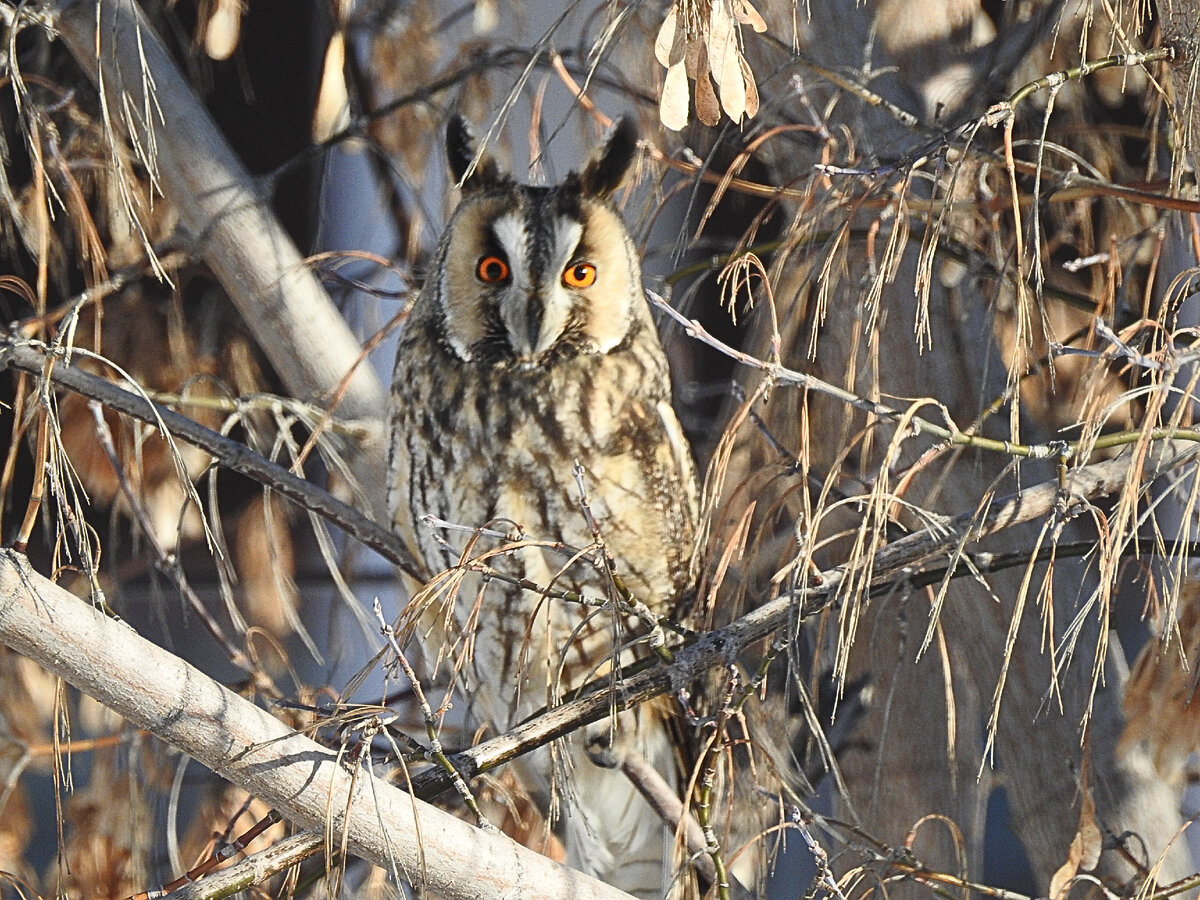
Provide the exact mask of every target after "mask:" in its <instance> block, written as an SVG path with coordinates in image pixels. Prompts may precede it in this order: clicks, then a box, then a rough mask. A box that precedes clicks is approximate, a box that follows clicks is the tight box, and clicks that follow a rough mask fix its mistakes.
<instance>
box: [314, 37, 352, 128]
mask: <svg viewBox="0 0 1200 900" xmlns="http://www.w3.org/2000/svg"><path fill="white" fill-rule="evenodd" d="M349 120H350V93H349V91H348V90H347V88H346V33H345V32H344V31H335V32H334V33H333V37H331V38H330V39H329V46H328V48H326V50H325V69H324V71H323V72H322V73H321V87H320V90H319V91H318V92H317V108H316V109H315V110H314V111H313V125H312V132H313V140H314V141H324V140H328V139H329V138H330V137H331V136H333V135H334V134H337V132H339V131H341V130H342V129H343V128H344V127H345V126H346V125H347V124H349Z"/></svg>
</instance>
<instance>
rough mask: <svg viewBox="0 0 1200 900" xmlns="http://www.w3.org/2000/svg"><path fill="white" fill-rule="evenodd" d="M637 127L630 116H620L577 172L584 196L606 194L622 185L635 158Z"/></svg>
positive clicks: (602, 196) (608, 194) (601, 195)
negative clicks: (600, 144)
mask: <svg viewBox="0 0 1200 900" xmlns="http://www.w3.org/2000/svg"><path fill="white" fill-rule="evenodd" d="M637 149H638V129H637V125H635V124H634V122H633V119H631V118H629V117H628V116H622V117H621V118H620V119H618V120H617V124H616V126H615V127H614V128H613V130H612V134H610V135H609V136H608V140H606V141H605V142H604V145H603V146H602V147H601V148H600V150H599V151H598V152H597V153H596V154H595V155H594V156H593V157H592V158H591V159H590V160H588V164H587V165H586V166H584V167H583V171H582V172H580V173H579V187H580V190H581V191H582V192H583V194H584V196H587V197H599V198H605V197H609V196H611V195H612V193H613V192H614V191H615V190H616V189H617V188H619V187H620V186H621V182H623V181H624V180H625V176H626V175H627V174H628V173H629V167H630V166H632V165H633V161H634V159H635V158H637Z"/></svg>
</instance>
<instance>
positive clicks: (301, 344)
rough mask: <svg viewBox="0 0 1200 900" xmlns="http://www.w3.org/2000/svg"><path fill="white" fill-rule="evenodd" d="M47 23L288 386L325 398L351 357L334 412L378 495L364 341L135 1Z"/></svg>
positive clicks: (70, 12) (376, 413) (379, 448)
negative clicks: (355, 437) (353, 433)
mask: <svg viewBox="0 0 1200 900" xmlns="http://www.w3.org/2000/svg"><path fill="white" fill-rule="evenodd" d="M55 12H56V15H55V18H54V27H55V29H56V30H57V31H58V33H59V35H60V36H61V37H62V40H63V41H64V42H65V43H66V45H67V46H68V47H69V48H70V50H71V53H72V54H73V55H74V57H75V59H76V61H77V62H78V63H79V65H80V66H81V67H82V68H83V70H84V71H85V72H86V73H87V74H88V77H90V78H91V79H92V81H93V82H94V83H95V84H96V86H97V88H98V90H99V91H100V92H101V95H102V97H103V98H105V107H106V108H107V109H109V110H120V111H121V115H120V116H119V119H120V122H119V123H114V125H117V124H119V127H121V128H123V129H125V130H126V131H127V132H129V138H130V140H131V141H132V142H133V144H134V146H136V147H144V148H153V150H152V156H153V158H152V159H150V158H147V159H146V160H144V161H145V162H146V164H147V168H148V169H149V170H150V171H151V172H152V173H157V176H158V178H157V183H158V185H159V186H161V189H162V191H163V193H164V195H165V196H166V197H167V199H168V200H170V201H171V202H172V203H173V204H175V206H176V207H178V209H179V214H180V220H181V223H182V225H183V226H184V227H185V228H186V229H187V230H188V231H189V232H190V233H191V235H192V236H193V238H194V239H195V240H196V241H197V248H196V249H197V252H198V253H199V254H200V255H201V256H202V257H203V259H204V261H205V262H206V263H207V264H208V266H209V268H211V269H212V271H213V273H214V274H215V275H216V276H217V278H218V280H220V282H221V284H222V286H223V287H224V288H225V290H226V291H227V292H228V294H229V296H230V298H231V299H232V300H233V302H234V304H235V305H236V306H237V308H238V310H239V312H240V313H241V314H242V318H243V319H244V320H245V322H246V325H247V326H248V327H249V328H250V330H251V332H252V333H253V334H254V337H255V339H256V340H257V341H258V343H259V345H260V346H261V347H262V348H263V350H264V352H265V353H266V354H267V357H268V358H269V359H270V360H271V364H272V365H273V366H274V367H275V370H276V371H277V372H278V373H279V375H280V377H281V378H282V379H283V382H284V384H285V385H286V386H287V388H288V390H289V391H290V392H291V393H292V394H293V395H294V396H296V397H298V398H300V399H302V400H306V401H314V402H316V401H322V400H324V401H325V402H326V403H328V401H329V398H330V397H331V395H332V394H333V392H334V390H335V389H336V388H337V387H338V385H339V384H340V383H341V381H342V379H343V378H344V377H346V374H347V372H350V371H351V369H352V367H354V366H355V365H356V364H357V368H355V369H354V371H353V374H352V375H351V377H350V378H349V379H348V381H347V384H346V387H345V391H344V393H343V394H342V396H341V397H340V399H339V402H338V405H337V413H338V415H339V416H340V417H341V418H343V419H346V420H348V421H352V422H355V423H356V424H358V425H359V426H360V427H361V428H363V429H364V433H365V435H366V437H365V438H364V440H363V441H362V443H361V445H360V446H359V447H358V448H356V449H357V452H356V453H355V454H353V456H352V458H351V460H350V462H351V467H352V468H353V470H354V471H355V473H356V475H357V477H358V481H359V484H360V485H361V487H362V490H363V496H365V497H367V498H370V500H369V501H368V502H373V503H375V504H377V505H378V506H379V508H378V509H376V510H375V512H376V513H382V511H383V510H382V498H383V497H384V485H385V483H386V481H385V476H384V457H385V451H384V446H385V441H384V436H383V424H384V421H385V419H386V416H385V415H384V411H385V410H386V407H387V404H386V399H385V395H384V392H383V389H382V387H381V385H380V383H379V380H378V379H377V378H376V377H375V374H374V372H373V371H372V370H371V367H370V366H369V365H367V364H366V363H365V361H361V360H360V356H361V350H362V348H361V346H360V344H359V342H358V341H357V339H356V338H355V337H354V335H353V334H352V333H351V331H350V329H349V327H348V326H347V325H346V322H345V320H344V319H343V318H342V317H341V314H340V313H339V312H338V310H337V308H336V307H335V306H334V304H333V302H332V300H330V298H329V295H328V294H327V293H326V292H325V289H324V288H323V287H322V286H321V284H320V283H319V282H318V281H317V279H316V278H315V277H314V276H313V274H312V272H311V271H309V269H308V267H307V266H306V265H305V263H304V260H303V259H302V258H301V256H300V254H299V252H298V251H297V250H296V247H295V246H294V245H293V244H292V241H291V239H290V238H289V237H288V235H287V234H286V232H285V231H284V230H283V227H282V226H281V225H280V224H279V221H278V220H277V219H276V218H275V216H274V215H273V214H272V213H271V211H270V206H269V204H268V202H267V199H266V198H265V197H264V196H262V193H261V192H260V190H259V189H258V186H257V185H256V184H255V182H254V180H253V179H252V178H251V177H250V175H249V173H248V172H246V170H245V169H244V167H243V166H242V164H241V162H240V160H238V158H237V156H236V155H235V154H234V152H233V151H232V150H231V149H230V147H229V145H228V144H227V143H226V141H225V139H224V138H223V137H222V136H221V134H220V133H219V132H218V131H217V129H216V127H215V126H214V125H213V123H212V120H211V119H210V117H209V115H208V112H207V111H206V110H205V108H204V106H203V105H202V104H201V103H200V102H199V100H198V99H197V98H196V95H195V94H194V93H193V91H192V89H191V86H190V85H189V84H188V82H187V81H186V79H185V78H184V77H183V75H182V73H180V71H179V69H178V68H177V67H176V65H175V63H174V61H173V60H172V59H171V57H170V55H169V54H168V53H167V51H166V48H164V47H163V45H162V43H161V42H160V41H159V38H158V36H157V34H155V31H154V29H153V28H152V27H151V26H150V23H149V22H148V21H147V20H146V17H145V16H144V14H143V13H142V11H141V10H140V8H139V7H138V5H137V4H136V3H134V2H132V0H105V2H103V3H100V2H97V0H67V2H64V3H62V4H60V5H58V6H57V7H56V10H55Z"/></svg>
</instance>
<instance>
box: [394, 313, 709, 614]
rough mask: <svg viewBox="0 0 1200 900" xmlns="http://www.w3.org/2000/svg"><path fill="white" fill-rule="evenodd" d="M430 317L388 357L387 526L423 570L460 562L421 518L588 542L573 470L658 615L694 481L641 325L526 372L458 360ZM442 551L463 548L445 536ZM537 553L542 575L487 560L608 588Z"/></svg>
mask: <svg viewBox="0 0 1200 900" xmlns="http://www.w3.org/2000/svg"><path fill="white" fill-rule="evenodd" d="M428 299H429V298H428V297H423V298H422V301H419V303H418V305H419V304H420V303H421V302H425V301H427V300H428ZM430 311H431V310H429V309H425V310H414V315H413V317H412V319H411V321H410V323H409V326H408V329H407V330H406V332H405V335H404V336H403V338H402V339H401V346H400V349H399V352H398V355H397V363H396V369H395V376H394V383H393V386H392V389H393V396H394V397H396V402H395V410H394V421H393V436H394V437H393V447H392V454H393V460H392V470H393V482H392V490H393V492H394V493H397V494H399V495H397V496H393V497H392V498H391V508H392V509H393V510H394V514H395V516H396V522H395V524H396V526H397V528H398V530H399V531H400V533H401V534H402V535H403V536H404V537H405V539H406V540H407V542H408V543H409V544H410V546H411V547H413V549H415V550H416V551H417V553H418V556H419V557H420V558H421V559H423V561H424V562H425V564H426V565H427V567H428V568H429V569H430V572H431V573H433V572H436V571H440V570H441V569H444V568H447V567H449V566H450V565H453V564H454V563H456V562H457V561H458V560H457V558H455V557H454V556H453V554H452V553H448V552H447V551H446V549H445V545H444V544H440V543H439V542H438V540H437V539H436V536H435V534H434V532H433V531H432V529H431V528H430V527H429V526H428V525H427V524H425V523H424V522H422V521H421V519H422V517H423V516H425V515H427V514H431V515H433V516H436V517H437V518H439V519H442V520H444V521H448V522H452V523H454V524H456V525H463V526H467V527H484V526H488V525H489V524H492V523H495V522H496V521H497V520H504V524H502V525H501V526H500V530H502V531H505V530H507V531H516V530H518V529H519V530H520V532H521V533H523V534H524V535H526V536H528V538H529V539H530V540H534V541H553V542H560V543H563V544H566V545H569V546H570V547H574V548H576V549H584V548H587V547H588V546H589V545H592V544H593V542H594V538H593V535H592V532H591V529H590V527H589V524H588V521H587V519H586V517H585V514H584V512H583V506H582V498H581V496H580V491H579V486H578V484H577V481H576V479H575V477H574V475H573V465H574V463H575V462H576V461H577V462H578V463H579V464H580V465H581V467H582V469H583V476H582V481H583V488H584V492H585V494H586V499H587V503H588V505H589V506H590V509H591V512H592V515H593V517H594V518H595V521H596V524H597V529H598V532H599V536H600V537H601V539H602V540H603V541H604V543H605V545H606V546H607V548H608V550H609V551H610V552H611V554H612V556H613V558H614V560H615V565H616V572H617V573H618V574H619V575H620V576H621V577H622V578H623V580H624V582H625V584H626V586H627V587H628V588H629V590H630V591H632V592H633V593H634V594H635V595H636V596H637V597H638V598H639V599H642V600H644V601H646V602H647V603H648V604H649V605H650V606H651V607H652V608H660V609H661V608H663V607H664V606H665V605H666V604H667V603H668V602H669V601H671V600H672V599H675V598H677V597H678V596H679V595H681V594H682V593H684V592H685V591H686V590H687V589H688V588H689V587H690V586H691V581H692V573H691V566H690V560H691V554H692V540H693V536H694V530H695V524H696V515H697V511H696V507H697V489H696V474H695V468H694V465H693V463H692V459H691V454H690V450H689V449H688V447H687V444H686V441H685V440H684V437H683V433H682V429H681V428H680V426H679V423H678V421H677V419H676V417H675V414H674V412H673V410H672V409H671V406H670V388H669V379H668V373H667V365H666V360H665V358H664V356H663V353H662V348H661V346H660V345H659V344H658V338H657V336H656V335H655V334H654V331H653V326H652V325H651V324H650V322H649V317H648V316H647V317H646V318H645V319H644V320H640V321H638V322H637V323H636V324H635V327H634V328H632V329H631V330H630V333H629V335H628V337H627V339H626V340H625V341H623V342H622V344H621V345H619V346H618V347H616V348H614V349H613V350H611V351H610V352H608V353H588V352H566V353H562V354H557V355H552V356H551V357H548V358H547V360H545V361H544V364H542V365H538V366H536V367H526V366H520V365H515V364H512V363H511V362H504V361H501V362H495V361H492V360H488V359H486V358H482V359H474V360H470V361H464V360H462V359H460V358H459V357H458V356H457V355H456V354H455V353H454V352H453V351H452V350H451V349H450V348H449V347H447V345H446V342H445V341H444V340H443V339H441V337H440V335H439V329H438V321H437V317H436V315H424V313H428V312H430ZM403 495H406V496H403ZM514 525H515V526H516V527H515V528H514V527H513V526H514ZM493 527H494V526H493ZM451 543H452V544H453V545H454V546H455V547H461V546H462V545H463V543H464V542H463V541H461V540H455V539H454V536H453V535H451ZM539 555H541V556H545V557H547V558H546V560H545V563H546V565H545V566H544V567H543V566H542V565H541V564H540V563H539V564H538V565H536V566H535V565H531V564H530V557H531V554H529V553H528V552H526V553H524V554H514V555H510V556H505V557H499V558H493V559H492V560H490V562H491V563H492V564H493V565H495V566H496V567H497V568H500V569H501V570H508V571H512V570H514V569H516V570H518V571H512V574H515V575H518V576H519V577H527V578H531V579H532V580H535V581H536V580H537V579H536V577H534V576H535V575H537V574H541V575H543V576H544V575H546V574H547V573H549V574H550V576H551V577H552V578H555V580H556V585H557V586H558V587H562V588H568V589H572V590H579V589H583V588H585V587H588V586H591V587H593V588H597V587H599V588H601V589H603V588H605V587H606V585H604V584H603V583H602V582H603V581H604V580H605V579H604V578H602V576H601V575H600V573H599V572H598V571H597V570H596V568H595V567H594V566H593V565H592V564H591V563H590V562H589V561H588V559H586V558H585V559H581V560H578V561H576V562H575V563H573V564H572V565H571V567H570V568H569V569H568V570H566V571H561V570H562V567H563V566H564V565H566V564H567V563H568V562H569V560H570V558H571V556H570V553H569V552H566V553H564V552H561V551H560V552H552V551H542V552H541V553H540V554H539ZM535 568H536V569H541V570H542V571H541V572H534V571H532V570H533V569H535Z"/></svg>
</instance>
